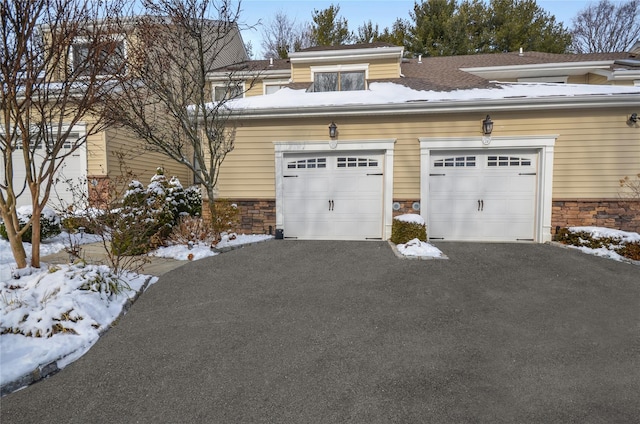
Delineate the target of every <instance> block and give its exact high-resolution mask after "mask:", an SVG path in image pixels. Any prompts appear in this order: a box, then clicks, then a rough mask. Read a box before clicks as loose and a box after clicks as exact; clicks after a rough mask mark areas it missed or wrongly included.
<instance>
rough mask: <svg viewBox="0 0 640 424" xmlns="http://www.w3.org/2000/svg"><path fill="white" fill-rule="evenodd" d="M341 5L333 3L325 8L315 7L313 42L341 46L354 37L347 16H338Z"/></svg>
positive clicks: (312, 29)
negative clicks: (318, 8)
mask: <svg viewBox="0 0 640 424" xmlns="http://www.w3.org/2000/svg"><path fill="white" fill-rule="evenodd" d="M339 12H340V6H339V5H333V4H332V5H331V6H329V7H328V8H326V9H324V10H317V9H314V11H313V17H312V19H313V22H312V23H311V30H310V35H311V43H312V45H316V46H340V45H342V44H349V43H350V42H351V40H352V39H353V36H352V34H351V33H350V32H349V25H348V23H347V20H346V19H345V18H340V17H338V13H339Z"/></svg>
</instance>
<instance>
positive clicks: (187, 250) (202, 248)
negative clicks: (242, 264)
mask: <svg viewBox="0 0 640 424" xmlns="http://www.w3.org/2000/svg"><path fill="white" fill-rule="evenodd" d="M272 238H273V236H269V235H261V234H242V235H236V234H233V235H232V236H229V235H226V234H224V235H223V236H222V240H221V241H220V242H219V243H218V244H217V245H216V246H215V248H216V249H225V248H228V247H232V246H241V245H244V244H251V243H256V242H260V241H265V240H269V239H272ZM216 249H212V248H211V247H210V246H209V244H207V243H193V244H191V245H190V246H188V245H187V246H185V245H173V246H166V247H160V248H158V249H156V250H154V251H153V252H151V253H149V255H150V256H157V257H160V258H171V259H177V260H180V261H192V260H198V259H202V258H206V257H209V256H215V255H218V254H219V253H220V252H219V251H217V250H216Z"/></svg>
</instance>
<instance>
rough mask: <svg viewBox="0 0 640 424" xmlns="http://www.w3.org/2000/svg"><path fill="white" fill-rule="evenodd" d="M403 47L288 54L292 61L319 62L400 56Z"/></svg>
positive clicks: (397, 57)
mask: <svg viewBox="0 0 640 424" xmlns="http://www.w3.org/2000/svg"><path fill="white" fill-rule="evenodd" d="M403 51H404V47H376V48H365V49H353V50H320V51H312V52H297V53H291V54H289V60H290V61H291V63H292V64H294V63H321V62H333V61H336V60H351V59H357V60H363V59H385V58H396V59H401V58H402V52H403Z"/></svg>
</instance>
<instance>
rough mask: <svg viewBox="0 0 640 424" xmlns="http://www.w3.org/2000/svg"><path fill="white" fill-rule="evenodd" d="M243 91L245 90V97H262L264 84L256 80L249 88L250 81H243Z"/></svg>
mask: <svg viewBox="0 0 640 424" xmlns="http://www.w3.org/2000/svg"><path fill="white" fill-rule="evenodd" d="M245 90H247V91H246V92H245V93H244V95H245V96H246V97H250V96H262V94H263V90H264V84H263V83H262V80H256V81H255V82H254V84H253V86H251V83H250V81H245Z"/></svg>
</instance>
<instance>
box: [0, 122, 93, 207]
mask: <svg viewBox="0 0 640 424" xmlns="http://www.w3.org/2000/svg"><path fill="white" fill-rule="evenodd" d="M78 137H79V135H78V134H76V133H71V134H70V137H69V139H68V143H65V145H64V146H63V148H62V150H61V153H60V154H61V155H63V154H67V153H68V151H69V150H70V149H71V146H72V143H74V142H75V141H76V140H77V139H78ZM44 154H45V152H44V149H43V147H42V146H40V147H38V148H36V150H35V153H34V159H35V163H36V167H39V166H40V165H41V164H42V161H43V159H42V158H43V157H44ZM13 164H14V174H13V175H14V177H13V182H14V189H15V190H16V191H19V190H20V189H21V188H22V187H23V186H24V184H25V180H26V175H27V173H26V170H25V167H24V160H23V158H22V150H21V149H17V150H16V151H14V152H13ZM86 174H87V166H86V150H85V146H82V147H80V148H78V149H77V150H76V151H74V152H73V153H72V154H71V155H69V156H67V157H66V158H65V160H64V163H63V164H62V165H61V166H60V168H59V169H58V172H57V173H56V176H55V182H56V183H55V185H54V186H53V187H52V189H51V193H50V195H49V201H48V202H47V204H48V205H49V206H51V207H52V208H54V209H55V210H66V209H68V207H69V206H70V205H73V202H74V193H73V190H72V189H71V187H72V186H73V187H74V190H76V191H77V190H84V191H86ZM1 176H2V177H4V173H1ZM82 194H84V195H86V193H84V192H83V193H82ZM17 203H18V206H28V205H31V194H30V192H29V189H28V188H25V190H24V192H23V193H22V195H21V196H20V197H19V198H18V201H17Z"/></svg>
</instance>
